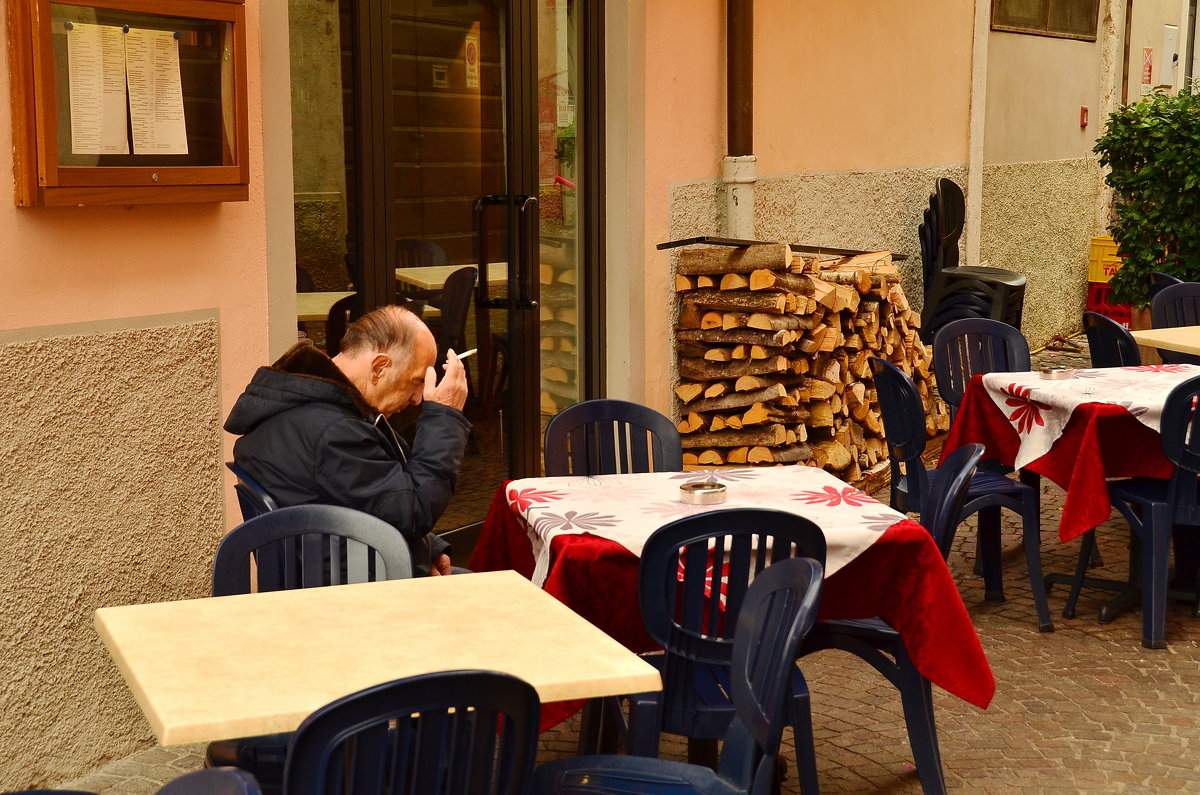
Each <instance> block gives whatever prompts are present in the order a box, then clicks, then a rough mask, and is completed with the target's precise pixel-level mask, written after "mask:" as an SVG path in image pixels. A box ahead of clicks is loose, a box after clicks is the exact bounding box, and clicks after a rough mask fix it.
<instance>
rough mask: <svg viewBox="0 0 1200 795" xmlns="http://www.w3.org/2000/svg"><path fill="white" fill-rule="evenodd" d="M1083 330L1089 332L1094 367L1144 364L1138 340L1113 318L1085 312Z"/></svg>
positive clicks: (1089, 344) (1089, 349)
mask: <svg viewBox="0 0 1200 795" xmlns="http://www.w3.org/2000/svg"><path fill="white" fill-rule="evenodd" d="M1083 330H1084V331H1085V332H1087V341H1088V352H1089V353H1090V354H1091V357H1092V367H1137V366H1138V365H1140V364H1141V363H1142V354H1141V351H1139V350H1138V346H1137V340H1135V339H1134V338H1133V335H1132V334H1130V333H1129V329H1127V328H1125V327H1124V326H1122V325H1121V324H1120V323H1118V322H1117V321H1115V320H1113V319H1112V318H1111V317H1105V316H1104V315H1102V314H1100V313H1099V312H1084V313H1083Z"/></svg>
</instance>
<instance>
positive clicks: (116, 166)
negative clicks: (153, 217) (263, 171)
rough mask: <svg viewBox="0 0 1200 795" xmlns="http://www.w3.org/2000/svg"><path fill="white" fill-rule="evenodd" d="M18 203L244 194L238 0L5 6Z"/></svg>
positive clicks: (55, 0) (15, 0)
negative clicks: (8, 39)
mask: <svg viewBox="0 0 1200 795" xmlns="http://www.w3.org/2000/svg"><path fill="white" fill-rule="evenodd" d="M8 16H9V19H8V23H9V25H8V27H9V38H10V42H9V58H10V72H11V75H12V103H13V125H14V130H13V133H14V134H13V150H14V165H15V168H14V171H15V176H16V202H17V204H18V205H20V206H73V205H87V204H119V205H132V204H158V203H182V202H221V201H245V200H246V199H247V198H248V194H249V190H248V185H249V164H248V162H247V160H248V158H247V117H246V43H245V9H244V6H243V2H242V0H87V2H80V0H9V2H8Z"/></svg>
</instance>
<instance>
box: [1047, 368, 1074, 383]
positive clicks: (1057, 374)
mask: <svg viewBox="0 0 1200 795" xmlns="http://www.w3.org/2000/svg"><path fill="white" fill-rule="evenodd" d="M1040 373H1041V376H1042V378H1044V379H1045V380H1047V381H1066V380H1068V379H1070V378H1073V377H1074V376H1075V371H1074V370H1072V369H1071V368H1070V367H1043V368H1042V369H1041V371H1040Z"/></svg>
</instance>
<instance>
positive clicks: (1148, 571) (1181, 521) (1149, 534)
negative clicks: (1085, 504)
mask: <svg viewBox="0 0 1200 795" xmlns="http://www.w3.org/2000/svg"><path fill="white" fill-rule="evenodd" d="M1198 396H1200V376H1196V377H1195V378H1190V379H1188V380H1187V381H1184V382H1183V383H1182V384H1180V385H1179V386H1177V387H1175V388H1174V389H1172V390H1171V393H1170V394H1169V395H1168V396H1167V400H1166V403H1165V405H1164V406H1163V413H1162V420H1161V425H1160V426H1159V428H1160V431H1159V432H1160V435H1161V436H1162V443H1163V454H1164V455H1165V456H1166V457H1167V460H1169V461H1170V462H1171V463H1172V464H1174V465H1175V472H1174V473H1173V474H1172V475H1171V477H1170V479H1169V480H1159V479H1156V478H1127V479H1124V480H1110V481H1109V482H1108V497H1109V499H1110V500H1111V501H1112V504H1113V507H1114V508H1116V509H1117V510H1118V511H1120V512H1121V515H1122V516H1124V517H1125V519H1126V521H1128V522H1129V527H1130V530H1131V531H1132V533H1133V535H1134V537H1135V538H1136V539H1137V540H1138V542H1139V544H1140V552H1141V555H1140V558H1141V560H1140V566H1141V571H1140V575H1141V601H1142V645H1143V646H1145V647H1146V648H1147V649H1165V648H1166V646H1167V639H1166V620H1167V573H1168V567H1169V563H1170V556H1171V535H1172V530H1173V528H1174V527H1175V526H1176V525H1182V526H1185V527H1187V531H1186V533H1187V535H1185V536H1184V540H1187V541H1189V542H1194V538H1192V537H1191V533H1192V532H1194V529H1195V527H1196V526H1200V417H1198V416H1197V412H1196V408H1195V403H1196V398H1197V397H1198ZM1094 532H1095V531H1090V532H1089V533H1088V534H1087V535H1086V536H1085V540H1084V549H1083V551H1081V552H1080V557H1081V560H1082V558H1083V555H1084V554H1085V553H1086V551H1087V548H1088V546H1089V545H1090V544H1094V543H1095V539H1094V536H1093V533H1094ZM1131 549H1132V548H1131ZM1181 552H1182V550H1179V549H1177V550H1176V565H1177V568H1179V569H1180V571H1179V572H1178V573H1179V574H1180V575H1181V577H1183V578H1184V579H1188V578H1191V577H1194V576H1195V573H1196V572H1195V571H1194V568H1193V570H1191V571H1185V569H1188V568H1190V567H1194V565H1195V559H1194V556H1193V555H1192V554H1181ZM1135 565H1137V562H1136V561H1135V560H1131V561H1130V566H1131V568H1132V567H1134V566H1135ZM1082 568H1083V567H1082V566H1080V567H1078V568H1077V570H1076V573H1075V574H1076V582H1075V584H1074V586H1073V587H1072V591H1071V596H1070V598H1069V600H1068V606H1069V607H1070V609H1071V610H1072V612H1074V606H1075V605H1074V600H1075V598H1076V597H1077V596H1078V594H1079V588H1080V587H1081V585H1083V584H1085V579H1084V577H1083V571H1082ZM1196 598H1197V602H1198V604H1200V593H1197V596H1196ZM1113 617H1114V616H1111V615H1110V616H1107V620H1112V618H1113ZM1102 620H1103V619H1102Z"/></svg>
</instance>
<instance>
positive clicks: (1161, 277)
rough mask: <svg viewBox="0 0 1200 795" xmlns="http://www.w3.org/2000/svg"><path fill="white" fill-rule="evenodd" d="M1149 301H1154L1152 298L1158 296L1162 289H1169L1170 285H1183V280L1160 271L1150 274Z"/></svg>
mask: <svg viewBox="0 0 1200 795" xmlns="http://www.w3.org/2000/svg"><path fill="white" fill-rule="evenodd" d="M1149 278H1150V299H1151V300H1154V296H1156V295H1158V294H1159V293H1160V292H1161V291H1162V290H1163V289H1164V288H1166V287H1170V286H1171V285H1172V284H1183V279H1180V278H1179V277H1177V276H1172V275H1171V274H1169V273H1163V272H1162V271H1151V272H1150V277H1149Z"/></svg>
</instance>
